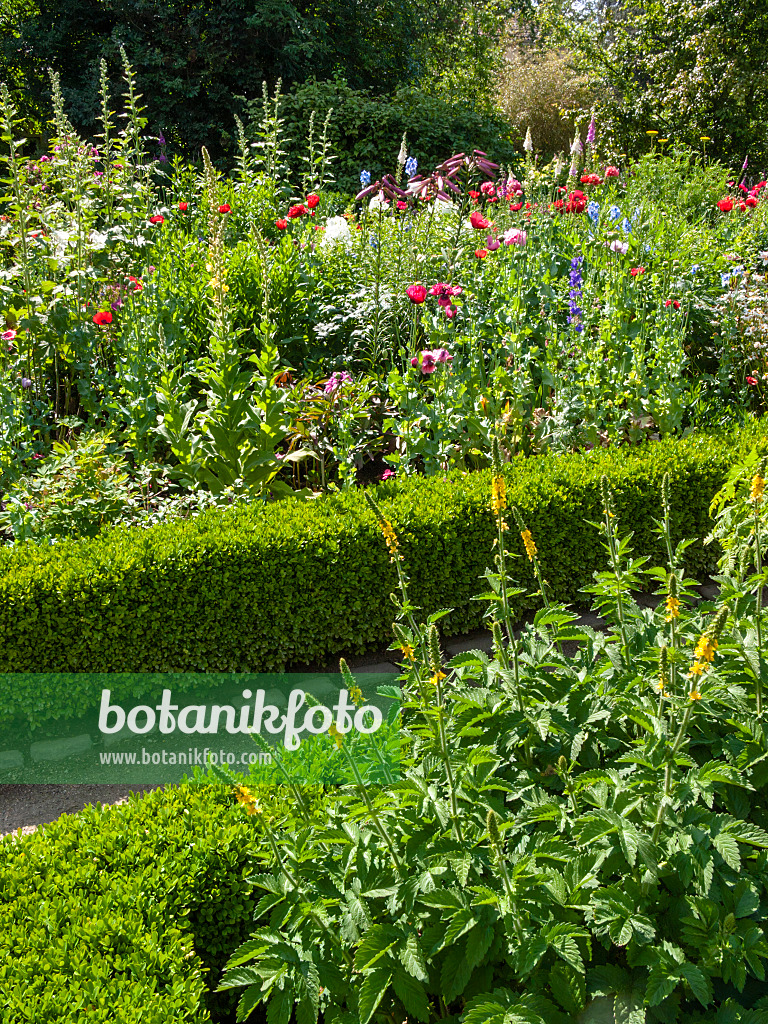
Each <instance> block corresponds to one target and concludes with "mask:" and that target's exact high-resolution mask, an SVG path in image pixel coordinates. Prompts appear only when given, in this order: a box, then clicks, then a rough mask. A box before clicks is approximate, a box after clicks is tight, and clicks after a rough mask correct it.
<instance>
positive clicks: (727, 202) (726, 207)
mask: <svg viewBox="0 0 768 1024" xmlns="http://www.w3.org/2000/svg"><path fill="white" fill-rule="evenodd" d="M717 208H718V210H721V211H722V212H723V213H730V212H731V210H732V209H733V200H732V199H731V197H730V196H726V197H725V199H720V200H718V203H717Z"/></svg>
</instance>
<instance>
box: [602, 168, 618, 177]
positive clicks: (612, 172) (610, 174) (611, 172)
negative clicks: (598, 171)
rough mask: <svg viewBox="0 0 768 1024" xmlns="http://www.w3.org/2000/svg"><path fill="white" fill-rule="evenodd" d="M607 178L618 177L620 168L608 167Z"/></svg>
mask: <svg viewBox="0 0 768 1024" xmlns="http://www.w3.org/2000/svg"><path fill="white" fill-rule="evenodd" d="M605 176H606V178H618V176H619V168H618V167H606V168H605Z"/></svg>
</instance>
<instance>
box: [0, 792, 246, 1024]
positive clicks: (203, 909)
mask: <svg viewBox="0 0 768 1024" xmlns="http://www.w3.org/2000/svg"><path fill="white" fill-rule="evenodd" d="M252 839H253V832H252V829H251V828H249V823H248V821H247V819H245V816H244V814H243V812H242V810H241V808H240V807H238V806H237V805H236V804H235V802H234V799H233V797H232V795H231V793H229V792H228V791H227V790H226V789H225V787H223V786H207V787H194V786H190V785H184V786H180V787H178V788H172V789H167V790H165V791H164V792H163V791H160V790H156V791H154V792H152V793H149V794H147V795H146V796H145V797H143V798H137V797H136V796H135V795H133V796H132V797H131V800H130V802H129V803H128V804H127V805H124V806H122V807H101V806H98V805H97V806H96V807H87V808H86V809H85V810H84V811H83V812H81V813H79V814H77V815H74V816H68V815H64V816H63V817H61V818H60V819H59V820H58V821H55V822H52V823H51V824H50V825H47V826H46V827H45V828H44V829H41V830H38V831H37V832H35V833H34V834H32V835H29V836H24V837H22V838H21V839H19V840H16V839H14V838H11V837H6V838H5V839H0V1020H2V1021H3V1024H22V1022H24V1024H27V1022H29V1021H39V1022H41V1024H42V1022H44V1021H45V1022H48V1021H50V1022H53V1021H55V1022H56V1024H66V1022H69V1021H71V1022H72V1024H75V1022H77V1024H81V1022H82V1021H88V1022H89V1024H98V1022H100V1021H105V1022H106V1021H109V1022H110V1024H113V1022H119V1024H168V1022H169V1021H173V1024H209V1022H210V1021H211V1020H214V1021H217V1020H227V1019H230V1017H229V1014H230V1012H231V1009H232V1004H233V998H234V997H233V996H231V994H230V993H221V994H219V995H215V994H214V992H213V990H214V989H215V988H216V986H217V985H218V982H219V979H220V977H221V968H222V966H223V964H224V963H225V962H226V960H227V958H228V957H229V955H230V954H231V952H232V949H233V948H235V947H236V946H237V945H238V944H239V943H240V942H242V941H243V940H244V938H245V937H246V936H247V934H248V932H249V930H250V928H251V921H252V917H253V910H254V907H255V904H256V899H255V898H254V897H253V896H252V895H251V887H250V886H249V885H248V884H247V883H246V880H245V879H246V876H247V875H248V874H249V873H250V866H251V865H250V860H249V850H248V845H249V842H251V843H252Z"/></svg>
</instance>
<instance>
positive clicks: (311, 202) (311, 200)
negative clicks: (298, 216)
mask: <svg viewBox="0 0 768 1024" xmlns="http://www.w3.org/2000/svg"><path fill="white" fill-rule="evenodd" d="M319 202H320V196H318V195H316V194H315V193H314V192H310V194H309V195H308V196H307V206H308V207H309V208H310V210H314V208H315V207H316V206H317V204H318V203H319Z"/></svg>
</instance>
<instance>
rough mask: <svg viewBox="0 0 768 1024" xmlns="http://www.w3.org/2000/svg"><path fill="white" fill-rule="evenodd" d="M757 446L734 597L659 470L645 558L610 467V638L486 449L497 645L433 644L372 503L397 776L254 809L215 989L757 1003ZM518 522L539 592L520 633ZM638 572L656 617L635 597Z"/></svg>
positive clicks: (755, 1022) (722, 524)
mask: <svg viewBox="0 0 768 1024" xmlns="http://www.w3.org/2000/svg"><path fill="white" fill-rule="evenodd" d="M765 464H766V457H765V456H764V457H763V458H762V460H760V459H759V458H758V456H757V455H756V454H754V455H753V457H752V458H751V459H750V460H748V462H747V463H746V465H745V466H744V467H741V468H740V469H741V473H740V475H739V474H735V475H733V476H732V478H731V487H730V490H731V494H730V496H728V494H727V493H726V494H725V495H724V501H725V505H724V508H722V509H721V518H720V520H719V527H718V532H719V534H720V535H721V537H722V539H723V541H724V544H725V546H726V548H727V556H726V559H725V562H724V564H723V567H722V570H723V571H722V574H721V575H720V576H719V577H718V580H719V583H720V587H721V592H720V595H719V597H718V598H717V600H716V601H715V602H713V603H710V602H706V603H705V604H703V605H699V606H698V607H697V606H696V603H695V601H694V597H695V592H694V591H693V584H694V583H695V580H693V579H691V578H689V577H687V576H686V574H685V572H684V570H683V567H682V555H683V553H684V551H685V548H686V544H687V542H686V541H685V540H683V539H682V538H681V536H680V534H679V532H678V531H677V530H675V529H673V528H672V517H671V503H670V499H669V490H668V481H667V480H664V481H663V483H662V488H661V491H662V497H661V501H658V499H657V501H658V527H659V531H658V532H659V535H660V538H661V540H662V543H663V546H664V548H665V552H666V559H665V560H664V561H665V562H666V564H664V565H662V566H659V567H656V568H649V567H648V565H647V562H648V559H647V558H640V557H636V556H635V555H634V554H633V549H632V547H630V541H631V540H632V535H631V534H630V535H624V534H623V529H622V518H621V516H620V515H617V510H616V506H615V505H614V501H613V497H612V494H611V489H610V487H609V486H608V484H607V481H606V479H605V478H603V482H602V487H601V490H602V502H603V509H602V516H601V517H600V516H598V517H596V518H597V519H598V521H597V522H596V523H594V524H593V526H595V527H597V529H598V531H599V533H600V534H601V537H602V543H603V548H604V555H605V558H606V569H605V570H604V571H602V572H599V573H596V574H595V582H594V584H593V586H592V587H591V588H590V589H591V592H592V593H593V594H594V595H595V605H596V608H598V609H599V610H600V612H601V614H603V615H604V616H606V617H607V618H608V619H609V621H610V623H611V629H610V631H609V633H608V635H607V636H605V635H601V634H599V633H597V632H595V631H594V630H591V629H586V628H578V627H576V626H575V625H574V619H575V616H574V615H573V614H571V613H570V612H569V611H568V610H567V609H566V608H565V607H564V606H563V605H561V604H557V603H555V602H554V600H553V595H552V590H551V588H549V587H548V586H547V585H546V583H545V582H544V580H543V577H542V567H541V566H540V564H539V561H538V553H537V547H538V542H539V539H540V538H541V540H542V541H543V540H544V538H545V537H546V533H545V532H544V531H543V530H541V529H540V528H539V527H538V526H537V524H536V523H535V522H534V521H532V520H529V519H528V518H527V517H525V516H521V514H520V511H519V510H518V509H517V508H515V507H514V506H512V507H509V505H508V497H507V494H506V493H505V488H504V486H503V480H502V478H501V476H500V475H499V474H500V470H501V460H500V457H499V447H498V443H497V444H496V445H495V451H494V472H495V474H496V476H495V477H494V481H493V504H494V509H495V513H496V525H497V530H498V547H497V553H498V554H497V570H498V571H497V572H493V571H491V570H489V571H488V572H487V574H486V578H487V582H488V585H489V593H488V595H487V597H488V599H489V601H490V610H489V618H490V619H491V621H492V629H493V635H494V646H493V651H492V655H491V657H488V656H487V655H485V654H483V653H481V652H479V651H470V652H467V653H466V654H461V655H458V656H456V657H455V658H453V659H452V660H451V661H446V660H445V658H444V656H443V654H442V651H441V646H440V640H439V636H438V632H437V629H436V625H435V623H436V621H437V620H439V619H440V614H437V615H435V616H431V617H430V618H429V619H428V620H427V621H426V622H423V620H420V619H419V618H418V613H417V610H416V609H415V608H414V607H413V605H412V603H411V600H410V595H409V594H408V592H407V590H406V584H405V579H404V576H403V575H402V573H403V565H402V564H401V559H402V555H401V552H400V549H399V544H398V537H397V531H395V532H394V533H393V532H392V527H391V525H390V524H389V522H388V520H387V518H386V515H385V513H384V512H383V511H382V510H378V509H376V506H375V505H374V510H375V511H376V512H377V515H378V516H379V519H380V524H381V526H382V530H383V532H384V536H385V538H386V542H387V546H388V548H389V550H390V552H391V554H392V559H393V561H394V562H395V566H396V568H397V571H398V574H399V576H400V584H401V585H400V590H401V601H400V603H399V615H398V623H397V626H396V636H397V639H396V644H395V646H397V647H398V648H399V649H400V650H401V651H402V652H403V654H404V658H405V663H404V666H403V676H402V682H403V687H404V696H405V705H404V723H403V725H404V728H403V739H404V756H405V763H406V765H407V771H406V774H405V778H404V779H403V780H402V781H401V782H399V783H398V784H396V785H394V786H390V787H387V788H386V789H384V788H383V789H381V790H380V791H378V792H374V793H371V792H370V791H367V790H366V789H365V788H364V787H363V786H361V785H359V786H356V787H347V788H346V789H344V790H341V791H340V792H339V793H338V795H337V797H336V799H335V800H334V801H330V802H329V805H328V807H327V809H326V814H327V817H326V818H325V820H323V821H318V819H317V817H315V818H313V819H310V818H309V816H305V815H304V814H303V813H302V812H301V810H300V809H299V811H298V813H297V812H296V811H295V810H293V811H292V813H291V814H290V815H288V816H286V815H285V814H281V813H280V811H279V810H275V809H273V808H272V807H270V806H269V804H268V803H267V802H263V803H262V804H261V806H259V805H258V803H257V802H256V801H255V800H254V801H252V802H251V804H250V805H249V811H250V812H251V813H254V821H255V823H256V827H255V829H254V831H255V835H256V837H257V838H256V839H255V843H254V849H255V850H256V851H258V853H257V856H258V857H259V859H260V861H261V862H262V873H261V874H259V875H257V876H256V877H255V878H254V882H255V884H256V888H257V890H259V891H261V892H262V893H263V895H262V899H261V901H260V902H259V904H258V906H257V908H256V917H257V922H258V925H257V928H256V929H255V930H254V932H253V935H252V937H251V938H250V939H249V940H248V941H247V942H245V943H244V944H243V945H241V946H240V947H239V948H238V949H236V950H235V951H234V953H233V954H232V957H231V959H230V961H229V963H228V965H227V971H226V973H225V975H224V977H223V979H222V982H221V988H222V989H223V990H227V989H244V990H245V991H244V993H243V996H242V999H241V1001H240V1004H239V1009H238V1018H237V1019H238V1020H240V1021H243V1020H246V1019H247V1018H248V1017H249V1016H250V1014H251V1012H252V1011H253V1010H254V1008H256V1007H257V1006H259V1005H266V1006H267V1014H268V1019H269V1020H270V1021H273V1022H276V1024H288V1022H289V1020H291V1019H292V1017H293V1015H294V1014H295V1018H296V1020H297V1021H299V1022H307V1024H311V1022H313V1021H316V1020H317V1019H318V1015H319V1014H321V1015H322V1019H323V1020H324V1021H326V1022H330V1021H335V1022H339V1024H368V1022H369V1021H374V1022H381V1024H384V1022H392V1021H399V1020H403V1019H405V1018H406V1017H407V1019H409V1020H419V1021H423V1022H425V1024H428V1022H430V1021H433V1020H447V1021H450V1022H459V1021H461V1022H462V1024H485V1022H488V1021H493V1022H498V1024H502V1022H509V1024H513V1022H514V1024H518V1022H519V1024H569V1022H572V1021H574V1020H575V1019H577V1020H578V1021H579V1022H581V1024H597V1022H599V1021H603V1020H606V1019H613V1020H615V1021H624V1022H630V1021H631V1022H633V1024H635V1022H636V1024H646V1022H647V1024H655V1022H659V1024H674V1022H679V1024H699V1022H703V1021H710V1022H712V1021H714V1022H717V1024H726V1022H730V1021H733V1022H740V1024H748V1022H749V1024H763V1022H765V1020H766V1019H768V994H766V986H765V984H764V982H765V960H766V959H768V941H767V936H766V929H767V928H768V924H767V923H766V909H765V906H766V896H768V831H766V828H765V825H766V824H768V808H766V805H765V803H764V799H765V792H766V783H767V782H768V775H766V771H765V756H766V750H767V749H768V748H766V736H765V730H764V726H763V722H762V700H763V685H764V681H765V676H766V673H765V652H764V647H763V640H762V630H763V629H764V626H765V613H764V610H763V608H762V602H761V593H762V588H763V586H764V585H765V583H766V573H765V571H764V569H763V552H764V545H765V542H766V536H767V531H766V521H765V520H766V515H765V504H764V498H763V491H764V488H765V478H764V473H765ZM372 504H373V503H372ZM529 527H531V529H529ZM510 528H512V530H513V532H514V533H517V532H518V531H520V532H521V534H522V540H523V542H524V546H525V550H526V553H527V555H528V559H529V560H530V562H531V564H532V565H533V568H534V571H535V573H536V577H537V581H538V584H539V593H538V597H539V599H540V600H541V602H542V604H543V607H542V608H541V610H540V611H539V613H538V614H537V615H536V618H535V620H534V622H533V624H532V625H530V626H527V627H526V628H525V630H524V631H523V632H522V633H521V634H520V635H515V634H514V632H513V630H512V628H511V619H512V614H511V609H510V605H509V597H510V594H511V593H514V591H511V590H510V589H509V588H510V586H511V584H512V580H511V578H510V572H509V566H508V562H507V556H508V553H507V545H508V544H510V542H509V541H508V540H507V536H506V535H507V532H508V531H509V530H510ZM515 546H517V545H515ZM510 547H511V544H510ZM406 564H407V563H406ZM643 577H645V578H646V579H653V580H655V581H656V583H657V584H658V591H657V592H658V593H659V595H660V598H661V602H660V605H659V607H658V608H657V609H655V610H653V609H641V608H640V607H638V605H636V604H635V602H634V601H633V600H632V598H631V596H630V590H631V589H633V588H634V587H636V586H637V584H638V582H639V581H640V580H641V579H642V578H643ZM521 582H522V581H521ZM574 642H575V643H576V645H577V649H576V652H575V653H574V654H569V655H566V654H565V645H566V644H567V645H573V644H574ZM349 757H350V759H351V758H352V755H351V754H349ZM256 811H258V813H255V812H256ZM265 840H266V843H265ZM606 1015H607V1016H606Z"/></svg>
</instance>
